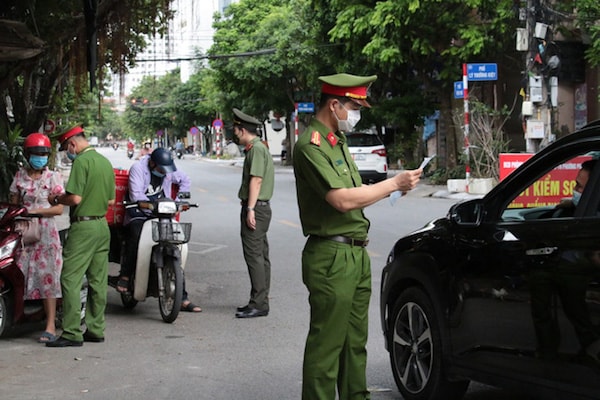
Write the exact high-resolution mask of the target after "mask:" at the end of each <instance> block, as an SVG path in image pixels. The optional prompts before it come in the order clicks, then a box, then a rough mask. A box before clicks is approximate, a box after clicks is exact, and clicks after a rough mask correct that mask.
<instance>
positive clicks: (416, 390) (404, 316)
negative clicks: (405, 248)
mask: <svg viewBox="0 0 600 400" xmlns="http://www.w3.org/2000/svg"><path fill="white" fill-rule="evenodd" d="M391 322H392V326H391V328H392V329H391V336H390V338H389V341H390V346H389V349H390V361H391V364H392V373H393V374H394V380H395V381H396V385H397V386H398V389H399V390H400V392H401V393H402V396H403V398H404V399H406V400H425V399H427V400H433V399H444V400H452V399H460V398H462V397H463V395H464V393H465V392H466V390H467V386H468V384H469V382H468V381H459V382H450V381H448V380H447V379H446V377H445V371H444V368H443V362H442V337H441V335H440V327H439V324H438V318H436V315H435V311H434V308H433V306H432V304H431V300H429V297H428V296H427V295H426V294H425V292H423V290H421V289H419V288H410V289H408V290H406V291H404V292H403V293H402V294H401V295H400V297H399V298H398V300H397V301H396V304H395V305H394V308H393V312H392V315H391Z"/></svg>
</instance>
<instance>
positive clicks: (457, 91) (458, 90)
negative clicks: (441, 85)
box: [454, 81, 465, 99]
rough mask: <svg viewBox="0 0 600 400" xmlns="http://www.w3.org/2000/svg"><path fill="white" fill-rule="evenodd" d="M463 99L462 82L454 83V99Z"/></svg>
mask: <svg viewBox="0 0 600 400" xmlns="http://www.w3.org/2000/svg"><path fill="white" fill-rule="evenodd" d="M464 97H465V92H464V88H463V83H462V81H457V82H454V98H455V99H462V98H464Z"/></svg>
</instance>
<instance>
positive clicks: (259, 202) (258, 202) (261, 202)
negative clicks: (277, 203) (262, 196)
mask: <svg viewBox="0 0 600 400" xmlns="http://www.w3.org/2000/svg"><path fill="white" fill-rule="evenodd" d="M241 204H242V207H246V206H248V201H247V200H242V202H241ZM269 204H270V203H269V200H256V204H255V205H254V206H268V205H269Z"/></svg>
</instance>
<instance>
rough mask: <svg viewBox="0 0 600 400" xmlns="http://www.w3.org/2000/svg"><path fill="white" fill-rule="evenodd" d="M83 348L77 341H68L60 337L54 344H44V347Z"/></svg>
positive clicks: (81, 343)
mask: <svg viewBox="0 0 600 400" xmlns="http://www.w3.org/2000/svg"><path fill="white" fill-rule="evenodd" d="M81 346H83V342H80V341H78V340H69V339H65V338H64V337H62V336H60V337H59V338H58V339H56V340H55V341H54V342H48V343H46V347H81Z"/></svg>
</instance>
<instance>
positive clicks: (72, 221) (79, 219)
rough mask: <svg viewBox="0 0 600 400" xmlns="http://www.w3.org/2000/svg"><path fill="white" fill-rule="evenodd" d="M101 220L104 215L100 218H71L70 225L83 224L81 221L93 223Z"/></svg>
mask: <svg viewBox="0 0 600 400" xmlns="http://www.w3.org/2000/svg"><path fill="white" fill-rule="evenodd" d="M102 218H104V215H103V216H101V217H72V218H71V223H74V222H83V221H94V220H97V219H102Z"/></svg>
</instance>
